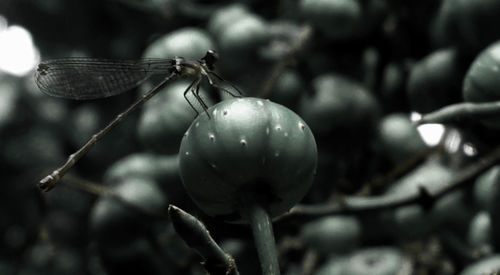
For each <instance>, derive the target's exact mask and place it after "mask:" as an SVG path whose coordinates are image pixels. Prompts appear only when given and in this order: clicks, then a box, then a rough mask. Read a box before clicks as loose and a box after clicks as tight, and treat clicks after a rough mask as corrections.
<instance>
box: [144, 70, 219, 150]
mask: <svg viewBox="0 0 500 275" xmlns="http://www.w3.org/2000/svg"><path fill="white" fill-rule="evenodd" d="M189 84H190V82H188V81H185V80H179V81H176V82H173V83H171V84H170V85H168V86H167V87H166V88H165V89H164V91H161V92H160V93H159V94H157V95H156V96H155V97H153V98H152V99H151V100H149V101H148V102H147V103H146V104H145V105H144V108H143V110H142V114H141V117H140V118H139V123H138V125H137V131H138V133H139V139H140V141H141V143H142V144H143V145H144V147H146V148H147V149H149V150H151V151H152V152H155V153H159V154H175V153H177V150H178V149H179V144H180V143H181V139H182V136H183V134H184V132H185V131H186V129H187V128H188V127H189V124H190V123H191V121H192V120H193V118H194V117H195V116H196V112H195V111H194V110H193V109H192V108H191V107H190V106H189V103H188V102H187V101H186V99H185V98H184V96H183V92H184V91H185V90H186V88H187V87H188V86H189ZM200 96H201V98H202V99H203V101H204V102H205V103H206V104H207V105H211V104H212V103H211V100H209V99H208V98H207V96H206V93H205V91H204V89H203V88H200ZM187 97H188V99H189V101H190V102H191V103H192V104H193V106H194V107H195V108H197V111H198V112H203V109H202V108H201V106H200V104H199V103H198V102H197V101H196V99H195V97H194V96H193V94H192V93H191V92H189V93H187Z"/></svg>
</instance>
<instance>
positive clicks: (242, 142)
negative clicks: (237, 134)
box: [240, 138, 247, 147]
mask: <svg viewBox="0 0 500 275" xmlns="http://www.w3.org/2000/svg"><path fill="white" fill-rule="evenodd" d="M240 144H241V146H243V147H245V146H247V141H246V140H245V139H244V138H242V139H241V140H240Z"/></svg>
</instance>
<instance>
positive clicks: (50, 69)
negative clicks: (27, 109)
mask: <svg viewBox="0 0 500 275" xmlns="http://www.w3.org/2000/svg"><path fill="white" fill-rule="evenodd" d="M172 66H173V63H172V60H170V59H141V60H108V59H93V58H68V59H54V60H47V61H44V62H42V63H40V64H39V65H38V68H37V70H36V72H35V82H36V84H37V86H38V88H39V89H40V90H41V91H42V92H44V93H46V94H48V95H50V96H55V97H62V98H70V99H79V100H86V99H95V98H103V97H110V96H114V95H117V94H120V93H123V92H125V91H128V90H130V89H132V88H135V87H137V86H138V85H139V84H141V83H142V82H143V81H144V80H146V79H148V78H149V77H150V76H151V75H153V74H160V73H163V74H168V73H169V71H170V69H171V68H172Z"/></svg>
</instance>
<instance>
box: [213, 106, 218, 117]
mask: <svg viewBox="0 0 500 275" xmlns="http://www.w3.org/2000/svg"><path fill="white" fill-rule="evenodd" d="M212 115H213V116H215V115H217V108H215V109H214V110H213V111H212Z"/></svg>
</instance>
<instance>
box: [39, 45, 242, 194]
mask: <svg viewBox="0 0 500 275" xmlns="http://www.w3.org/2000/svg"><path fill="white" fill-rule="evenodd" d="M217 59H218V56H217V53H216V52H215V51H213V50H209V51H207V53H206V54H205V56H204V57H203V58H201V59H199V60H193V59H187V58H183V57H174V58H171V59H140V60H110V59H95V58H66V59H54V60H48V61H44V62H42V63H40V64H39V65H38V68H37V70H36V72H35V81H36V84H37V86H38V88H40V90H41V91H42V92H44V93H46V94H48V95H50V96H55V97H62V98H69V99H78V100H86V99H96V98H104V97H110V96H114V95H118V94H121V93H123V92H126V91H129V90H131V89H133V88H135V87H137V86H139V85H140V84H141V83H142V82H144V81H145V80H147V79H148V78H150V77H151V76H153V75H158V74H163V75H167V76H166V77H165V78H164V79H163V80H162V81H161V82H160V83H158V84H157V85H156V86H154V87H153V88H152V89H151V90H150V91H148V92H147V93H146V94H144V95H143V96H142V97H141V98H140V99H139V100H137V101H136V102H135V103H134V104H132V105H131V106H130V107H128V108H127V109H126V110H125V111H124V112H122V113H121V114H119V115H117V116H116V118H115V119H114V120H113V121H111V122H110V123H109V124H108V125H107V126H106V127H104V128H103V129H102V130H101V131H99V132H98V133H96V134H94V135H93V136H92V137H91V138H90V139H89V140H88V141H87V143H85V145H83V146H82V147H81V148H80V149H79V150H78V151H76V152H75V153H73V154H71V155H70V156H69V157H68V159H67V161H66V162H65V163H64V164H63V165H62V166H61V167H59V168H58V169H56V170H54V171H53V172H52V173H51V174H49V175H48V176H46V177H45V178H43V179H42V180H40V182H39V184H38V186H39V187H40V189H42V190H43V191H48V190H50V189H52V188H53V187H54V186H55V185H56V184H57V182H58V181H59V180H60V179H61V178H62V177H63V176H64V174H66V172H67V171H68V170H69V169H70V168H71V167H72V166H73V165H74V164H75V163H76V162H77V161H78V160H79V159H80V158H81V157H82V156H83V155H85V154H86V153H87V152H88V151H89V150H90V149H91V148H92V147H93V146H94V145H95V144H96V143H97V141H99V140H100V139H101V138H102V137H104V136H105V135H106V134H107V133H108V132H109V131H110V130H111V129H112V128H113V127H114V126H116V125H117V124H118V123H119V122H120V121H122V120H123V119H124V118H125V117H126V116H127V115H128V114H130V113H131V112H132V111H134V110H135V109H136V108H137V107H139V106H140V105H142V104H143V103H144V102H146V101H148V100H149V99H150V98H151V97H153V96H154V95H155V94H156V93H157V92H158V91H160V90H161V89H162V88H163V87H164V86H165V85H167V83H168V82H170V81H171V80H173V79H175V78H178V77H193V78H194V80H193V82H191V84H189V86H188V87H187V88H186V90H185V91H184V98H186V100H187V102H188V103H189V105H190V106H191V108H193V109H194V110H195V111H196V113H197V114H198V112H197V110H196V108H194V106H193V104H192V103H191V102H190V101H189V99H188V98H187V93H188V92H192V94H193V95H194V97H195V99H196V100H197V101H198V102H199V103H200V105H201V106H202V107H203V109H204V110H205V113H206V114H207V116H209V114H208V112H207V108H208V107H207V105H206V104H205V103H204V102H203V100H202V99H201V97H200V95H199V86H200V82H201V80H202V78H203V77H204V76H205V77H206V78H207V80H208V83H209V84H210V85H212V86H213V87H215V88H217V89H219V90H221V91H224V92H226V93H228V94H230V95H232V96H240V95H242V93H241V91H240V90H239V89H238V88H236V87H235V86H234V85H232V84H231V86H232V87H233V88H234V89H235V90H236V91H237V92H238V95H236V94H234V93H233V92H231V91H229V90H227V89H225V88H223V87H221V86H220V85H219V84H220V83H219V81H225V80H224V79H223V78H222V77H220V76H219V75H217V74H216V73H215V72H214V71H213V70H214V66H215V63H216V62H217Z"/></svg>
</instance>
